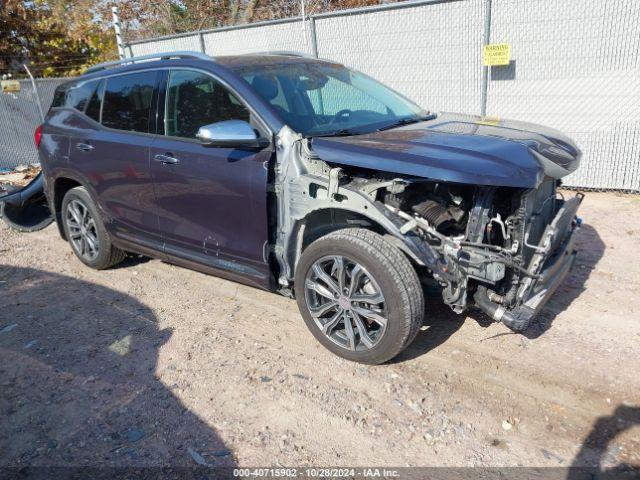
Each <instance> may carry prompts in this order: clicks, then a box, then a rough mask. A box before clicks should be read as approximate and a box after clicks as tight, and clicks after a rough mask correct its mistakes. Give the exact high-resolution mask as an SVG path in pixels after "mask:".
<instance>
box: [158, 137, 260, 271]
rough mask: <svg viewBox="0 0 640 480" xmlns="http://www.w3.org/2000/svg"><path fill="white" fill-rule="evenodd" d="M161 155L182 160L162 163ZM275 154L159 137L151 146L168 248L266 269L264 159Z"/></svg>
mask: <svg viewBox="0 0 640 480" xmlns="http://www.w3.org/2000/svg"><path fill="white" fill-rule="evenodd" d="M157 155H163V156H166V157H171V158H175V159H176V160H177V161H178V163H174V164H170V163H163V162H162V161H161V160H156V159H155V157H156V156H157ZM270 156H271V152H270V151H265V152H261V153H257V154H256V153H255V152H249V151H242V150H232V149H228V148H208V147H204V146H202V145H200V144H199V143H195V142H189V141H183V140H177V139H171V138H162V137H159V138H157V139H156V140H155V141H154V143H153V145H152V147H151V157H152V160H151V170H152V172H153V179H154V183H155V192H156V194H155V198H156V200H155V201H156V209H155V211H157V212H158V216H159V222H160V225H159V228H160V230H161V231H162V234H163V238H164V241H165V250H166V251H167V253H169V254H172V253H173V254H177V255H178V256H181V255H185V254H191V255H195V256H196V257H201V260H202V261H203V262H205V263H209V264H211V265H212V266H214V267H219V268H222V269H231V270H234V269H238V270H245V269H248V270H247V272H246V273H247V274H249V275H264V274H265V272H266V264H265V260H264V243H265V242H266V240H267V205H266V197H267V192H266V185H267V170H266V169H265V166H264V164H265V162H267V161H268V160H269V157H270ZM227 262H231V263H227ZM238 262H239V264H238ZM242 264H246V265H244V266H243V265H242Z"/></svg>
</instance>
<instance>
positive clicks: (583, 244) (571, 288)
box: [391, 225, 605, 363]
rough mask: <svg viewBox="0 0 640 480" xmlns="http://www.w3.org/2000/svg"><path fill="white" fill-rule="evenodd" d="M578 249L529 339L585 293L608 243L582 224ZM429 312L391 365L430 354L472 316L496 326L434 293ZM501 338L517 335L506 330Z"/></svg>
mask: <svg viewBox="0 0 640 480" xmlns="http://www.w3.org/2000/svg"><path fill="white" fill-rule="evenodd" d="M576 235H577V237H576V249H577V250H578V257H577V259H576V262H575V264H574V266H573V269H572V270H571V272H570V274H569V275H568V276H567V278H565V280H564V282H563V284H562V285H560V287H559V288H558V290H556V292H555V293H554V295H553V296H552V297H551V299H550V300H549V302H548V303H547V304H546V305H545V307H544V309H543V310H542V311H541V312H540V314H539V315H538V317H537V318H536V319H535V320H534V322H533V323H532V324H531V326H530V327H529V329H528V330H527V331H525V332H523V335H524V336H525V337H527V338H529V339H535V338H538V337H539V336H540V335H542V334H543V333H544V332H546V331H547V330H548V329H549V328H550V327H551V324H552V322H553V320H554V319H555V318H556V317H557V316H558V315H559V314H560V313H562V312H563V311H565V310H566V309H567V308H569V305H571V303H572V302H573V301H574V300H575V299H576V298H578V297H579V296H580V294H582V292H584V291H585V289H586V287H585V285H586V282H587V280H588V279H589V276H590V275H591V272H592V271H593V270H595V268H596V265H597V263H598V262H599V261H600V259H601V258H602V257H603V255H604V251H605V244H604V242H603V241H602V239H601V238H600V236H599V235H598V232H597V231H596V230H595V228H593V227H592V226H591V225H583V226H582V228H581V229H580V230H578V232H577V234H576ZM425 301H426V312H425V322H424V325H423V327H422V330H420V332H418V335H417V336H416V339H415V340H414V341H413V343H412V344H411V345H410V346H409V347H408V348H407V349H406V350H405V351H404V352H402V353H401V354H400V355H399V356H398V357H396V358H395V359H394V360H392V361H391V363H398V362H403V361H406V360H411V359H413V358H416V357H419V356H421V355H425V354H426V353H428V352H429V351H431V350H433V349H434V348H436V347H438V346H439V345H441V344H443V343H444V342H446V341H447V340H448V339H449V337H451V336H452V335H453V334H454V333H455V332H457V331H458V330H459V329H460V327H462V324H463V323H464V320H465V317H466V316H469V317H470V318H472V319H473V320H475V321H476V322H478V324H479V325H480V326H482V327H484V328H486V327H488V326H489V325H491V324H492V323H493V320H491V319H490V318H489V317H488V316H487V315H485V314H484V313H482V312H480V311H479V310H477V309H471V310H470V311H468V312H465V314H462V315H457V314H455V313H454V312H453V311H452V310H451V309H450V308H449V307H447V306H445V305H444V304H443V303H442V299H441V298H440V297H438V296H436V295H435V294H434V292H431V296H429V297H428V298H425ZM499 335H518V334H516V333H514V332H512V331H511V330H508V329H506V327H505V332H504V333H501V334H499Z"/></svg>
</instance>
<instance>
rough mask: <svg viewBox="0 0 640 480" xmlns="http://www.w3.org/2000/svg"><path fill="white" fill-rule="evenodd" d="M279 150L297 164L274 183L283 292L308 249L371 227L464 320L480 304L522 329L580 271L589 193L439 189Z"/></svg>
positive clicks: (552, 185)
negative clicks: (338, 232) (331, 236)
mask: <svg viewBox="0 0 640 480" xmlns="http://www.w3.org/2000/svg"><path fill="white" fill-rule="evenodd" d="M281 133H282V132H281ZM284 133H286V132H284ZM287 144H288V145H292V147H293V149H292V151H288V152H287V151H285V150H288V149H287V148H286V147H285V145H287ZM280 145H281V148H282V150H283V151H282V154H283V156H285V157H288V159H285V161H284V162H283V163H281V164H280V165H281V166H282V167H283V168H277V169H276V178H275V179H274V185H277V186H276V187H274V189H273V193H274V194H275V195H274V196H275V201H276V204H277V209H278V212H277V213H278V215H277V218H279V219H282V221H281V222H280V225H278V229H277V231H278V237H277V238H276V239H275V245H276V247H275V249H274V253H275V256H276V258H277V259H278V263H279V271H280V272H281V276H280V279H279V283H280V285H281V287H282V289H283V290H285V292H284V293H286V289H287V288H288V287H289V285H290V281H291V276H292V275H291V272H292V271H293V268H294V265H295V262H296V258H297V257H298V256H299V255H300V252H301V250H302V249H303V248H304V246H305V245H306V244H307V243H309V242H310V241H312V240H313V239H315V238H317V237H318V236H320V235H321V234H323V233H326V232H327V230H328V229H331V228H334V229H335V228H341V226H342V225H344V226H354V225H362V226H365V227H367V228H371V229H376V230H378V231H379V233H381V234H384V235H385V236H386V238H387V239H388V240H389V241H390V242H391V243H393V244H394V245H396V246H398V248H400V249H401V250H402V251H404V252H405V253H406V254H407V255H408V256H409V258H411V259H412V261H413V263H414V265H415V266H416V270H417V271H418V273H419V274H420V275H421V277H423V281H424V282H429V281H431V282H435V283H437V284H438V285H439V286H440V287H441V290H442V297H443V300H444V302H445V303H446V304H447V305H449V306H450V307H451V308H452V309H453V310H454V311H455V312H457V313H462V312H463V311H465V310H466V309H467V308H468V307H470V306H473V305H475V306H477V307H478V308H480V309H481V310H483V311H484V312H485V313H486V314H488V315H489V316H491V317H492V318H493V319H494V320H496V321H501V322H503V323H505V324H506V325H507V326H509V327H510V328H512V329H513V330H516V331H522V330H524V329H526V328H527V327H528V326H529V324H530V322H531V320H532V318H533V317H534V315H535V314H536V313H537V312H538V311H539V309H540V308H541V307H542V304H543V303H544V301H545V300H546V299H547V298H548V296H549V295H550V293H551V291H552V290H554V289H555V288H556V287H557V285H558V283H560V281H561V280H562V278H564V276H565V275H566V273H567V272H568V270H569V268H570V267H571V264H572V263H573V259H574V256H575V252H574V251H573V246H572V241H573V237H572V235H571V233H572V231H573V229H575V228H577V227H578V226H579V219H577V217H576V215H575V214H576V211H577V208H578V206H579V204H580V202H581V200H582V195H581V194H578V195H576V196H575V197H573V198H571V199H568V200H565V199H564V198H562V196H561V195H558V193H557V191H556V188H557V186H558V184H559V180H556V179H553V178H545V179H543V181H542V183H541V184H540V185H539V187H538V188H535V189H525V188H514V187H496V186H483V185H468V184H461V183H451V182H438V181H433V180H430V179H426V178H415V177H407V176H398V175H394V174H391V173H384V172H377V171H375V170H365V169H361V168H354V167H345V166H337V165H332V164H329V163H326V162H323V161H322V160H321V159H319V158H318V157H317V155H315V154H314V152H313V150H312V149H311V147H310V145H309V143H308V142H307V140H306V139H299V141H294V142H291V143H289V142H282V143H281V144H280ZM296 148H299V150H297V149H296ZM287 160H290V162H289V161H287ZM280 186H281V187H280Z"/></svg>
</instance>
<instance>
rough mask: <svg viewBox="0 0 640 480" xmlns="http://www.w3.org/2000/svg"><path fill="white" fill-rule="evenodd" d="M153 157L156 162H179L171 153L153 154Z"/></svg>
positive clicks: (171, 163) (169, 163) (168, 163)
mask: <svg viewBox="0 0 640 480" xmlns="http://www.w3.org/2000/svg"><path fill="white" fill-rule="evenodd" d="M153 159H154V160H155V161H156V162H160V163H164V164H165V165H175V164H176V163H180V160H178V159H177V158H176V157H172V156H171V155H162V154H160V153H159V154H157V155H154V157H153Z"/></svg>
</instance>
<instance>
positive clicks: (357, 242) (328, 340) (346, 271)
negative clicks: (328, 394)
mask: <svg viewBox="0 0 640 480" xmlns="http://www.w3.org/2000/svg"><path fill="white" fill-rule="evenodd" d="M295 291H296V300H297V303H298V308H299V309H300V312H301V314H302V317H303V318H304V321H305V323H306V324H307V327H308V328H309V330H310V331H311V333H312V334H313V336H314V337H316V339H317V340H318V341H319V342H320V343H321V344H322V345H323V346H325V347H326V348H327V349H329V350H331V351H332V352H333V353H335V354H336V355H339V356H341V357H343V358H346V359H347V360H352V361H356V362H360V363H366V364H380V363H384V362H386V361H388V360H390V359H392V358H393V357H395V356H396V355H398V354H399V353H400V352H401V351H402V350H404V349H405V348H406V347H407V346H408V345H409V344H410V343H411V342H412V341H413V339H414V338H415V336H416V334H417V333H418V330H419V329H420V326H421V325H422V321H423V317H424V297H423V292H422V286H421V284H420V281H419V279H418V275H417V274H416V271H415V269H414V268H413V266H412V265H411V263H410V262H409V260H408V259H407V258H406V257H405V255H404V254H403V253H402V252H401V251H400V250H399V249H398V248H397V247H395V246H393V245H391V244H390V243H388V242H387V241H386V240H384V238H383V237H382V236H380V235H378V234H377V233H375V232H372V231H369V230H365V229H359V228H352V229H344V230H338V231H336V232H333V233H330V234H328V235H326V236H324V237H322V238H320V239H318V240H316V241H315V242H313V243H312V244H311V245H309V246H308V247H307V248H306V249H305V250H304V252H303V253H302V256H301V257H300V261H299V262H298V265H297V267H296V274H295Z"/></svg>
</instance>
